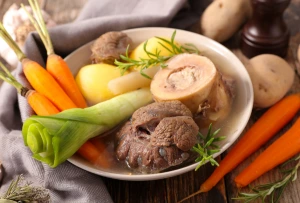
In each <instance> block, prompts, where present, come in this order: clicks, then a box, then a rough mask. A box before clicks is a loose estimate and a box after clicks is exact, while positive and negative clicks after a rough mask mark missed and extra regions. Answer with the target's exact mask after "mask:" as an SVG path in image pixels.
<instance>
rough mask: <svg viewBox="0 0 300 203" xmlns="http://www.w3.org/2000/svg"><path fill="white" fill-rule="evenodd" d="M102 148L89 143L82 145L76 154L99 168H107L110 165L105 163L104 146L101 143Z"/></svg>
mask: <svg viewBox="0 0 300 203" xmlns="http://www.w3.org/2000/svg"><path fill="white" fill-rule="evenodd" d="M100 144H101V145H102V148H101V149H99V147H98V146H97V147H96V146H95V145H94V144H93V143H92V142H91V141H88V142H86V143H84V144H83V145H82V146H81V147H80V148H79V150H78V151H77V153H78V154H79V155H80V156H82V157H83V158H85V159H86V160H89V161H90V162H91V163H93V164H95V165H96V166H101V167H102V168H109V167H110V163H109V162H108V161H107V158H108V156H106V151H105V145H104V144H103V143H102V142H101V143H100Z"/></svg>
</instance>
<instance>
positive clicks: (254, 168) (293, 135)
mask: <svg viewBox="0 0 300 203" xmlns="http://www.w3.org/2000/svg"><path fill="white" fill-rule="evenodd" d="M299 135H300V118H298V119H297V120H296V122H295V123H294V124H293V126H292V127H291V128H290V129H289V130H288V131H287V132H285V133H284V134H283V135H282V136H281V137H280V138H278V139H277V140H276V141H275V142H274V143H272V144H271V145H270V146H269V147H268V148H267V149H266V150H265V151H263V152H262V153H261V154H260V155H259V156H258V157H257V158H256V159H255V160H254V161H253V162H252V163H251V164H250V165H249V166H248V167H247V168H245V169H244V170H243V171H242V172H241V173H240V174H239V175H238V176H237V177H236V178H235V179H234V181H235V183H236V185H237V186H238V187H244V186H246V185H248V184H250V183H251V182H252V181H254V180H255V179H257V178H258V177H260V176H261V175H262V174H264V173H266V172H267V171H269V170H271V169H273V168H274V167H276V166H278V165H279V164H281V163H283V162H285V161H287V160H288V159H290V158H292V157H293V156H295V155H296V154H298V153H299V152H300V137H299Z"/></svg>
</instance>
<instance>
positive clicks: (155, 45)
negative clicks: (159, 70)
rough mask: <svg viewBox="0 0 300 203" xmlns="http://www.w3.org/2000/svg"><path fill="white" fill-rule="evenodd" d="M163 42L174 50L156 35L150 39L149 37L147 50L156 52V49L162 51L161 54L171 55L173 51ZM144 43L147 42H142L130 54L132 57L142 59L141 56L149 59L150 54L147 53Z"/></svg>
mask: <svg viewBox="0 0 300 203" xmlns="http://www.w3.org/2000/svg"><path fill="white" fill-rule="evenodd" d="M167 40H170V39H167ZM160 43H161V44H163V45H164V46H166V47H167V48H168V49H170V50H172V47H171V46H170V45H169V44H168V43H166V42H164V41H162V40H160V39H158V38H156V37H152V38H150V39H148V41H147V47H146V48H147V51H148V52H151V53H153V54H155V52H156V50H158V51H160V54H159V55H160V56H169V55H170V54H171V53H170V52H169V51H168V50H167V49H166V48H165V47H163V46H162V45H161V44H160ZM144 44H145V42H143V43H141V44H140V45H139V46H137V47H136V48H135V49H134V50H133V51H132V52H131V54H130V58H132V59H134V60H140V59H141V58H142V59H149V56H148V55H147V53H146V52H145V50H144Z"/></svg>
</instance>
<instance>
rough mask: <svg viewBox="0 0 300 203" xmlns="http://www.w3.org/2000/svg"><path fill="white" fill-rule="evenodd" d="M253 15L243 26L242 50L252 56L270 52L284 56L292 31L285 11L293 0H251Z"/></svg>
mask: <svg viewBox="0 0 300 203" xmlns="http://www.w3.org/2000/svg"><path fill="white" fill-rule="evenodd" d="M251 1H252V2H251V3H252V8H253V15H252V18H251V19H250V20H249V21H248V22H247V23H246V25H245V26H244V28H243V31H242V36H241V50H242V52H243V53H244V55H246V56H247V57H249V58H251V57H254V56H256V55H259V54H264V53H270V54H275V55H278V56H281V57H284V56H285V55H286V53H287V48H288V44H289V37H290V33H289V30H288V28H287V26H286V24H285V22H284V21H283V12H284V10H285V9H286V8H287V7H288V5H289V3H290V1H291V0H251Z"/></svg>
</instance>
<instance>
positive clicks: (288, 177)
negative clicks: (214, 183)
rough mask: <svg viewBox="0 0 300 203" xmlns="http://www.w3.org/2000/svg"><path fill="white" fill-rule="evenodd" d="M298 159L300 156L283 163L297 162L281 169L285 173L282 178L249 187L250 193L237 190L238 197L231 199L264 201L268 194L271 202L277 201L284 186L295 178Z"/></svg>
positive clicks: (298, 163)
mask: <svg viewBox="0 0 300 203" xmlns="http://www.w3.org/2000/svg"><path fill="white" fill-rule="evenodd" d="M299 159H300V156H297V157H295V158H293V159H292V160H289V161H287V162H286V163H284V164H283V165H285V164H287V163H288V162H291V161H297V164H296V165H295V166H294V167H292V168H290V169H287V170H284V171H282V172H283V173H284V174H285V175H284V177H283V178H282V179H280V180H278V181H276V182H273V183H267V184H263V185H258V186H254V187H251V191H252V193H245V192H239V194H238V197H236V198H233V199H235V200H243V201H245V202H250V201H254V200H257V199H261V200H262V201H263V202H265V200H266V198H267V197H268V196H269V197H270V198H271V202H274V203H276V202H278V200H279V199H280V197H281V195H282V194H283V191H284V190H285V189H286V186H287V185H288V184H289V183H291V182H293V181H295V180H296V179H297V173H298V168H299V167H300V161H299Z"/></svg>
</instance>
